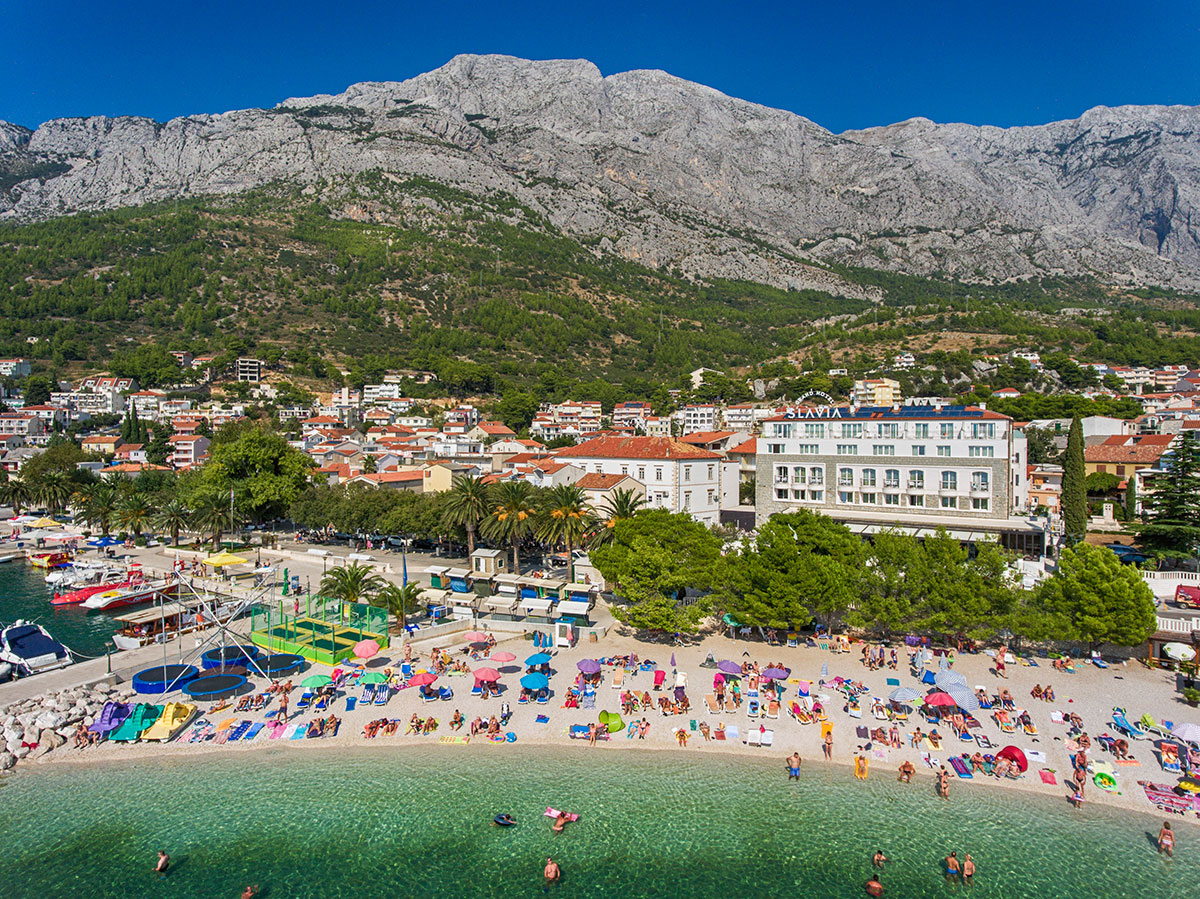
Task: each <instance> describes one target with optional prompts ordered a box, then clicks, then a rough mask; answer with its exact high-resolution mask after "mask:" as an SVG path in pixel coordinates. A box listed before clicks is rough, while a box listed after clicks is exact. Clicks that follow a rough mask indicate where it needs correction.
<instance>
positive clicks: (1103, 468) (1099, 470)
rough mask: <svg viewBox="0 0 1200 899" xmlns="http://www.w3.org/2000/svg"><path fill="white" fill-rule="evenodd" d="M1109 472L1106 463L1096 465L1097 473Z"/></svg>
mask: <svg viewBox="0 0 1200 899" xmlns="http://www.w3.org/2000/svg"><path fill="white" fill-rule="evenodd" d="M1107 473H1108V467H1107V466H1105V465H1097V466H1096V474H1107Z"/></svg>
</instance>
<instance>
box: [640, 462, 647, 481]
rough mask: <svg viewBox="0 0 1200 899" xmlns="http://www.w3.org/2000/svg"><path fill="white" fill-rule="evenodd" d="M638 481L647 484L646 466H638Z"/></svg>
mask: <svg viewBox="0 0 1200 899" xmlns="http://www.w3.org/2000/svg"><path fill="white" fill-rule="evenodd" d="M638 480H639V481H641V482H642V483H643V484H644V483H645V482H646V466H645V465H639V466H638Z"/></svg>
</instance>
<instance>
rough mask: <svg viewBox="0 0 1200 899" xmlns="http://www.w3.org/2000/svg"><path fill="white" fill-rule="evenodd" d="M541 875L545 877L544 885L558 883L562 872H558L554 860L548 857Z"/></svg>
mask: <svg viewBox="0 0 1200 899" xmlns="http://www.w3.org/2000/svg"><path fill="white" fill-rule="evenodd" d="M543 873H544V874H545V875H546V883H558V881H559V879H560V878H561V877H562V871H560V870H559V868H558V865H557V864H556V863H555V861H554V859H552V858H550V857H549V856H547V858H546V869H545V871H544V872H543Z"/></svg>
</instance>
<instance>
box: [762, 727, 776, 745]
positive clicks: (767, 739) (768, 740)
mask: <svg viewBox="0 0 1200 899" xmlns="http://www.w3.org/2000/svg"><path fill="white" fill-rule="evenodd" d="M759 744H760V745H762V746H774V745H775V731H773V730H764V731H763V732H762V734H761V736H760V738H759Z"/></svg>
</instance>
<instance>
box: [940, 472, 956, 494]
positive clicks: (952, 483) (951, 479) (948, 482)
mask: <svg viewBox="0 0 1200 899" xmlns="http://www.w3.org/2000/svg"><path fill="white" fill-rule="evenodd" d="M942 489H943V490H957V489H958V472H956V471H943V472H942Z"/></svg>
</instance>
